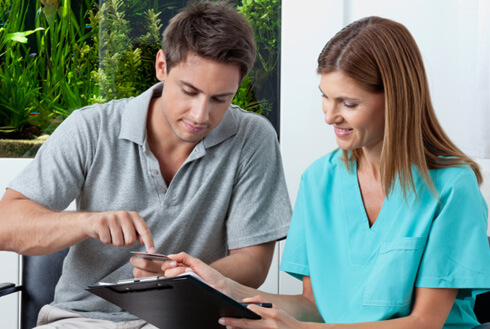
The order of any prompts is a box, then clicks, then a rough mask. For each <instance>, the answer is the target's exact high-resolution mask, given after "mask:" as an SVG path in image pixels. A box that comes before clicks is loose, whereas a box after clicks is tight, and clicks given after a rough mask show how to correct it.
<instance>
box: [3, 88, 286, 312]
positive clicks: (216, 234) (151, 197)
mask: <svg viewBox="0 0 490 329" xmlns="http://www.w3.org/2000/svg"><path fill="white" fill-rule="evenodd" d="M162 87H163V84H161V83H160V84H157V85H155V86H153V87H152V88H150V89H149V90H147V91H146V92H144V93H143V94H141V95H140V96H138V97H135V98H130V99H122V100H115V101H111V102H109V103H107V104H102V105H100V104H97V105H93V106H89V107H86V108H83V109H80V110H77V111H74V112H73V113H72V114H71V115H70V116H69V117H68V118H67V119H66V120H65V121H64V122H63V123H62V124H61V125H60V126H59V127H58V128H57V129H56V131H55V132H54V133H53V135H52V136H51V137H49V138H48V140H47V141H46V142H45V143H44V145H43V146H42V147H41V149H40V151H39V152H38V154H37V156H36V158H35V159H34V161H32V162H31V163H30V164H29V165H28V166H27V167H26V168H25V170H24V171H23V172H22V173H21V174H20V175H19V176H18V177H16V178H15V179H14V180H13V181H12V182H11V183H10V185H9V188H11V189H13V190H16V191H18V192H20V193H22V194H24V195H25V196H27V197H28V198H30V199H31V200H34V201H36V202H38V203H40V204H42V205H44V206H46V207H48V208H50V209H54V210H63V209H65V208H66V207H67V206H68V205H69V204H70V203H71V202H72V201H73V200H74V199H76V204H77V209H78V210H85V211H107V210H128V211H137V212H138V213H139V214H140V215H141V216H142V217H143V218H144V219H145V220H146V222H147V224H148V226H149V227H150V229H151V232H152V234H153V238H154V241H155V245H156V248H157V251H158V252H160V253H163V254H171V253H177V252H180V251H186V252H188V253H189V254H191V255H193V256H195V257H198V258H200V259H202V260H204V261H206V262H208V263H209V262H212V261H214V260H217V259H219V258H222V257H224V256H226V255H227V254H228V252H229V250H230V249H236V248H242V247H247V246H252V245H257V244H261V243H265V242H269V241H274V240H278V239H282V238H284V237H285V236H286V234H287V230H288V227H289V221H290V216H291V206H290V203H289V197H288V193H287V190H286V184H285V180H284V174H283V167H282V162H281V156H280V153H279V147H278V143H277V138H276V134H275V131H274V129H273V127H272V125H271V124H270V123H269V122H268V121H267V120H266V119H265V118H263V117H261V116H259V115H256V114H253V113H249V112H245V111H243V110H242V109H240V108H238V107H236V106H231V107H230V108H229V109H228V111H227V112H226V114H225V116H224V118H223V120H222V122H221V123H220V124H219V125H218V126H217V127H216V128H215V129H214V130H213V131H211V132H210V133H209V134H208V135H207V136H206V137H205V138H204V139H203V140H202V141H201V142H199V143H198V144H197V145H196V146H195V148H194V150H193V151H192V153H191V154H190V155H189V157H188V158H187V160H186V161H185V162H184V164H183V165H182V167H181V168H180V169H179V170H178V172H177V173H176V174H175V176H174V178H173V180H172V182H171V183H170V185H169V186H167V185H166V183H165V181H164V180H163V177H162V175H161V174H160V166H159V163H158V161H157V159H156V158H155V156H154V155H153V154H152V152H151V151H150V149H149V147H148V143H147V141H146V116H147V111H148V107H149V103H150V100H151V98H152V97H157V96H159V95H160V94H161V90H162ZM130 250H140V251H143V250H144V246H141V245H139V244H137V245H135V246H132V247H131V248H116V247H113V246H111V245H104V244H103V243H101V242H100V241H99V240H96V239H87V240H85V241H83V242H81V243H79V244H77V245H75V246H73V247H71V248H70V251H69V253H68V256H67V258H66V259H65V262H64V265H63V275H62V277H61V279H60V281H59V283H58V286H57V289H56V295H55V301H54V303H53V305H54V306H56V307H59V308H62V309H66V310H70V311H75V312H78V313H81V314H83V315H85V316H88V317H92V318H99V319H106V320H111V321H123V320H129V319H134V317H133V316H132V315H129V314H127V313H125V312H122V311H121V309H119V308H118V307H116V306H114V305H112V304H110V303H108V302H105V301H104V300H102V299H101V298H99V297H96V296H94V295H91V294H90V293H87V292H86V291H85V288H86V287H87V286H88V285H92V284H94V283H96V282H98V281H106V282H114V281H117V280H119V279H123V278H130V277H132V270H133V268H132V266H131V265H130V264H129V262H128V261H129V258H130V255H129V251H130Z"/></svg>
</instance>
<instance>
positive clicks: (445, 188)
mask: <svg viewBox="0 0 490 329" xmlns="http://www.w3.org/2000/svg"><path fill="white" fill-rule="evenodd" d="M340 156H341V152H340V151H336V152H334V153H331V154H328V155H326V156H324V157H323V158H321V159H319V160H317V161H316V162H315V163H313V164H312V165H311V166H310V167H309V168H308V169H307V170H306V171H305V173H304V174H303V176H302V180H301V185H300V189H299V193H298V197H297V200H296V205H295V209H294V213H293V218H292V222H291V226H290V230H289V233H288V238H287V240H286V246H285V250H284V254H283V258H282V263H281V270H283V271H286V272H288V273H290V274H291V275H293V276H295V277H297V278H299V279H301V278H302V276H310V277H311V283H312V287H313V292H314V295H315V299H316V303H317V306H318V308H319V311H320V313H321V314H322V316H323V318H324V320H325V322H327V323H353V322H364V321H379V320H385V319H390V318H396V317H402V316H406V315H408V314H410V311H411V308H412V305H413V292H414V288H415V287H426V288H429V287H430V288H459V289H460V291H459V294H458V297H457V299H456V302H455V304H454V306H453V309H452V310H451V313H450V315H449V317H448V320H447V322H446V325H445V328H472V327H474V326H476V325H478V322H477V321H476V318H475V316H474V314H473V311H472V309H473V305H474V296H475V295H476V294H478V293H481V292H483V291H485V289H489V288H490V248H489V245H488V240H487V235H486V230H487V217H488V208H487V205H486V203H485V201H484V199H483V196H482V195H481V192H480V190H479V187H478V184H477V182H476V178H475V175H474V173H473V171H472V170H471V169H470V168H468V167H462V168H460V167H458V168H456V167H455V168H446V169H437V170H430V175H431V178H432V180H433V183H434V185H435V188H436V190H437V192H438V195H439V199H438V198H437V197H434V195H433V194H431V193H430V191H429V189H428V188H427V187H426V186H425V184H423V182H422V180H421V179H420V177H419V176H418V175H417V173H416V171H415V170H414V175H415V186H416V191H417V197H415V196H414V195H413V193H409V194H408V195H407V199H406V200H405V199H404V196H403V192H402V191H401V189H400V187H399V185H398V184H395V186H396V187H395V188H394V190H393V191H392V193H391V194H390V195H389V196H388V197H387V198H386V199H385V201H384V203H383V207H382V209H381V211H380V213H379V216H378V218H377V220H376V222H375V223H374V225H372V227H370V226H369V223H368V218H367V215H366V212H365V210H364V205H363V202H362V198H361V192H360V189H359V185H358V181H357V168H356V166H355V164H354V165H353V168H352V171H351V172H349V171H348V170H347V169H346V167H345V165H344V163H343V162H342V161H341V160H340Z"/></svg>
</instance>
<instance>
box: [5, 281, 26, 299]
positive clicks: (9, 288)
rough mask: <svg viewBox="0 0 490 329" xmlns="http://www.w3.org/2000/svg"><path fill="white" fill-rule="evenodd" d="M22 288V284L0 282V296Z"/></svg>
mask: <svg viewBox="0 0 490 329" xmlns="http://www.w3.org/2000/svg"><path fill="white" fill-rule="evenodd" d="M20 290H22V286H16V285H15V284H14V283H11V282H5V283H0V297H2V296H6V295H10V294H12V293H14V292H16V291H20Z"/></svg>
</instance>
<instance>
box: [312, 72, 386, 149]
mask: <svg viewBox="0 0 490 329" xmlns="http://www.w3.org/2000/svg"><path fill="white" fill-rule="evenodd" d="M320 91H321V92H322V97H323V101H322V109H323V113H324V114H325V122H326V123H327V124H329V125H332V126H333V128H334V132H335V136H336V138H337V144H338V145H339V147H340V148H341V149H343V150H355V149H358V148H362V149H363V153H365V152H368V153H369V152H378V153H379V155H380V154H381V149H382V146H383V136H384V126H385V100H384V93H382V92H380V93H374V92H371V91H368V90H366V89H365V88H363V87H362V86H361V85H360V84H359V83H358V82H357V81H356V80H354V79H352V78H350V77H348V76H347V75H345V74H344V73H342V72H340V71H334V72H330V73H324V74H322V75H321V81H320Z"/></svg>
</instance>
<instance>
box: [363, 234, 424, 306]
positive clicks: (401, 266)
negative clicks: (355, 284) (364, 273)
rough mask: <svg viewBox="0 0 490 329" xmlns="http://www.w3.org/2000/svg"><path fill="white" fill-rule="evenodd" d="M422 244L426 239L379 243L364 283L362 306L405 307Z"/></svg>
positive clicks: (410, 293)
mask: <svg viewBox="0 0 490 329" xmlns="http://www.w3.org/2000/svg"><path fill="white" fill-rule="evenodd" d="M426 242H427V237H409V238H401V239H397V240H394V241H390V242H382V243H381V244H380V248H379V253H378V258H377V260H376V263H375V264H374V267H373V269H372V271H371V273H370V275H369V277H368V280H367V282H366V288H365V292H364V300H363V305H365V306H388V307H404V306H409V305H410V303H411V301H412V294H413V290H414V285H415V279H416V276H417V272H418V269H419V265H420V261H421V258H422V254H423V251H424V248H425V244H426Z"/></svg>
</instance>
